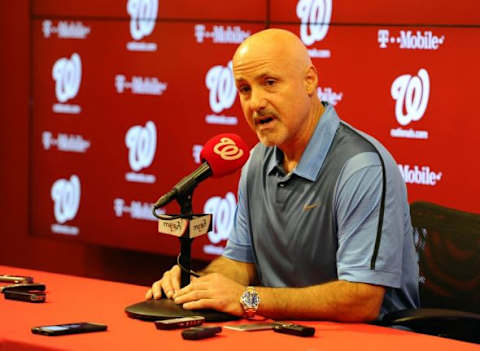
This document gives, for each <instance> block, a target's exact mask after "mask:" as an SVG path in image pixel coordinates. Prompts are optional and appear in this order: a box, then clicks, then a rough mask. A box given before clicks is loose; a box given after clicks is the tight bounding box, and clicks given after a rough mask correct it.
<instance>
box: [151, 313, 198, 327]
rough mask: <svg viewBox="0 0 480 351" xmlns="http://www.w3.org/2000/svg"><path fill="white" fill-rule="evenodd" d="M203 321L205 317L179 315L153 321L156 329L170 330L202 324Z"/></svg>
mask: <svg viewBox="0 0 480 351" xmlns="http://www.w3.org/2000/svg"><path fill="white" fill-rule="evenodd" d="M204 321H205V317H202V316H191V317H181V318H172V319H163V320H159V321H155V326H156V327H157V329H163V330H171V329H179V328H187V327H194V326H197V325H200V324H202V323H203V322H204Z"/></svg>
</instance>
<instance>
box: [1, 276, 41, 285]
mask: <svg viewBox="0 0 480 351" xmlns="http://www.w3.org/2000/svg"><path fill="white" fill-rule="evenodd" d="M0 282H2V283H10V284H22V283H23V284H29V283H33V278H32V277H28V276H25V275H9V274H0Z"/></svg>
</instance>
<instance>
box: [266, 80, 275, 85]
mask: <svg viewBox="0 0 480 351" xmlns="http://www.w3.org/2000/svg"><path fill="white" fill-rule="evenodd" d="M276 82H277V81H276V80H275V79H267V80H266V81H265V84H266V85H269V86H272V85H275V83H276Z"/></svg>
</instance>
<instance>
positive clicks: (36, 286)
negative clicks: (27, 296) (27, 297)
mask: <svg viewBox="0 0 480 351" xmlns="http://www.w3.org/2000/svg"><path fill="white" fill-rule="evenodd" d="M10 290H16V291H31V290H42V291H43V290H45V284H40V283H21V284H11V285H6V286H2V287H1V288H0V292H2V293H5V292H6V291H10Z"/></svg>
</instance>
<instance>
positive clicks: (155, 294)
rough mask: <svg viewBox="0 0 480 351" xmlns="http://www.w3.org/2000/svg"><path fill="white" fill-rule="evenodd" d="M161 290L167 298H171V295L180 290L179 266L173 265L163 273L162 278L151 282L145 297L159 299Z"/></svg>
mask: <svg viewBox="0 0 480 351" xmlns="http://www.w3.org/2000/svg"><path fill="white" fill-rule="evenodd" d="M162 290H163V291H164V292H165V295H166V296H167V298H169V299H171V298H172V297H173V295H174V294H175V293H176V292H177V291H178V290H180V267H179V266H177V265H175V266H173V267H172V268H171V269H170V270H169V271H166V272H165V273H163V276H162V279H160V280H157V281H156V282H155V283H153V284H152V288H151V289H148V291H147V293H146V294H145V298H146V299H147V300H148V299H151V298H154V299H159V298H161V297H162Z"/></svg>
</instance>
